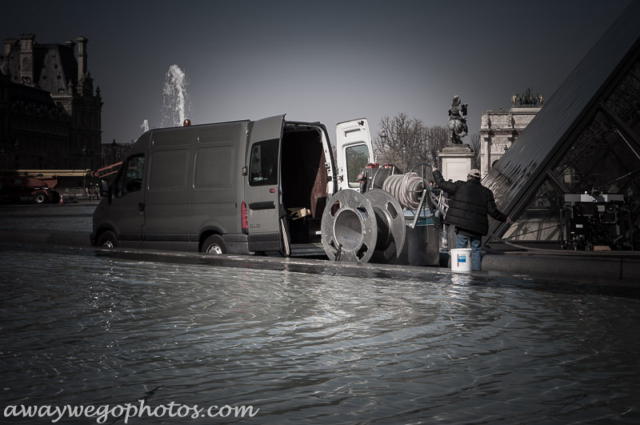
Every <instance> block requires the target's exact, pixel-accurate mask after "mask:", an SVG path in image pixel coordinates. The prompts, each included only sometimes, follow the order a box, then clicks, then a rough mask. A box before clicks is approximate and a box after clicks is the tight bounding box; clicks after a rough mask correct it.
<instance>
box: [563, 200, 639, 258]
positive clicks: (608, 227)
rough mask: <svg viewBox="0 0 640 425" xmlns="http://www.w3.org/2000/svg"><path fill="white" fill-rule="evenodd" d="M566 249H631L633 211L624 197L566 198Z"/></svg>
mask: <svg viewBox="0 0 640 425" xmlns="http://www.w3.org/2000/svg"><path fill="white" fill-rule="evenodd" d="M564 206H565V209H564V211H565V214H566V215H565V220H564V226H565V231H564V236H565V241H564V244H563V245H564V246H563V248H568V249H574V250H586V251H592V250H610V249H632V248H633V232H632V225H631V212H630V209H629V207H628V205H627V204H626V203H625V199H624V195H622V194H601V193H597V192H596V193H593V194H588V193H584V194H573V193H567V194H565V195H564Z"/></svg>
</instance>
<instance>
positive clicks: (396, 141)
mask: <svg viewBox="0 0 640 425" xmlns="http://www.w3.org/2000/svg"><path fill="white" fill-rule="evenodd" d="M447 139H448V131H447V129H446V128H445V127H441V126H433V127H427V126H425V125H424V123H423V122H422V121H421V120H419V119H417V118H409V116H408V115H407V114H405V113H400V114H399V115H397V116H395V117H393V118H389V117H388V116H385V117H384V118H382V119H381V120H380V130H379V132H378V135H377V137H376V138H374V140H373V142H374V149H375V151H376V156H377V158H378V161H379V162H381V163H392V164H395V165H396V166H398V167H399V168H400V169H402V170H403V171H405V172H406V171H409V169H411V167H412V166H414V165H416V164H418V163H421V162H427V163H430V164H431V163H435V160H436V158H437V152H438V151H439V150H441V149H442V148H443V147H445V146H446V144H447Z"/></svg>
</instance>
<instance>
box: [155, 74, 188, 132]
mask: <svg viewBox="0 0 640 425" xmlns="http://www.w3.org/2000/svg"><path fill="white" fill-rule="evenodd" d="M188 84H189V83H188V81H187V78H186V76H185V73H184V72H183V71H182V70H181V69H180V67H179V66H178V65H171V66H170V67H169V70H168V71H167V74H166V78H165V81H164V87H163V96H164V99H163V108H162V109H163V114H162V124H161V127H178V126H181V125H182V123H183V122H184V119H185V118H186V116H187V114H188V113H189V112H190V111H189V109H190V108H189V102H188V101H189V97H188V94H187V90H186V87H187V85H188Z"/></svg>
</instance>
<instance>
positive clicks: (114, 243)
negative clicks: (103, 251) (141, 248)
mask: <svg viewBox="0 0 640 425" xmlns="http://www.w3.org/2000/svg"><path fill="white" fill-rule="evenodd" d="M96 246H97V247H98V248H117V247H118V238H117V237H116V234H115V233H113V232H112V231H111V230H107V231H106V232H104V233H101V234H100V236H99V237H98V241H97V242H96Z"/></svg>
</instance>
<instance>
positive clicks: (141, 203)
mask: <svg viewBox="0 0 640 425" xmlns="http://www.w3.org/2000/svg"><path fill="white" fill-rule="evenodd" d="M138 211H140V212H143V211H144V202H140V203H139V204H138Z"/></svg>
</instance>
